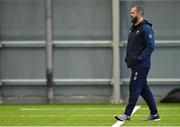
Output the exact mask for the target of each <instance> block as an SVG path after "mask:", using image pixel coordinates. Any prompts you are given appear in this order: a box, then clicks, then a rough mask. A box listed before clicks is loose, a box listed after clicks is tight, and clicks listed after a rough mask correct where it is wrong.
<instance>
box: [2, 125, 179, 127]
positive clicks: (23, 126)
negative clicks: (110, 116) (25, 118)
mask: <svg viewBox="0 0 180 127" xmlns="http://www.w3.org/2000/svg"><path fill="white" fill-rule="evenodd" d="M0 127H110V126H13V125H12V126H10V125H9V126H0ZM125 127H139V126H125ZM141 127H180V126H141Z"/></svg>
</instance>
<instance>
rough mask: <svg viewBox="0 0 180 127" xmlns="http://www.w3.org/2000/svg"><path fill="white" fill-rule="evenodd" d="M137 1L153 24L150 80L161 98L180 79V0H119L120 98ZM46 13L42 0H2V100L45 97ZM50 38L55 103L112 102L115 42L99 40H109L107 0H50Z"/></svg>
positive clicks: (124, 92) (126, 75)
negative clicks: (131, 21) (128, 37)
mask: <svg viewBox="0 0 180 127" xmlns="http://www.w3.org/2000/svg"><path fill="white" fill-rule="evenodd" d="M135 4H138V5H141V6H143V7H144V11H145V18H146V19H147V20H148V21H150V22H151V23H152V24H153V29H154V31H155V36H156V49H155V51H154V52H153V55H152V67H151V70H150V73H149V76H148V79H149V80H150V81H149V85H150V87H151V88H152V91H153V93H154V95H155V98H156V100H159V99H161V98H163V97H164V96H165V95H166V94H167V93H168V92H169V91H170V90H172V89H174V88H178V87H179V86H180V85H179V82H180V81H179V80H177V79H179V77H180V69H179V68H178V67H179V65H180V56H179V48H180V41H179V40H180V25H179V21H180V17H179V16H177V15H178V12H179V11H180V8H179V7H180V2H178V1H167V0H165V1H162V0H161V1H138V2H137V1H129V0H127V1H125V0H124V1H120V33H119V35H120V42H119V43H120V47H119V48H120V67H121V71H120V79H121V80H120V81H121V82H120V85H121V90H120V93H121V97H122V99H123V100H124V101H127V98H128V82H127V81H126V80H127V79H129V75H130V70H129V69H127V67H126V65H125V62H124V57H125V52H126V41H127V36H128V33H129V27H130V25H131V23H130V19H129V14H130V9H131V7H132V6H133V5H135ZM44 15H45V13H44V2H43V1H42V0H39V1H36V0H29V1H22V0H8V1H5V0H0V28H1V32H0V33H1V44H2V46H1V52H0V59H1V63H0V70H1V85H0V86H1V91H0V93H1V98H3V101H4V102H5V103H46V82H45V78H46V63H45V60H46V53H45V32H44V31H45V30H44V29H45V17H44ZM53 40H54V47H53V49H54V50H53V76H54V84H55V87H54V94H55V102H56V103H104V102H105V103H110V102H113V86H112V83H111V79H112V75H113V57H112V55H113V53H112V46H111V44H104V43H103V44H99V43H98V41H102V40H103V42H105V41H107V42H111V40H112V1H111V0H54V1H53ZM74 41H76V43H75V44H73V43H72V42H74ZM56 42H57V43H56ZM58 42H64V44H62V43H60V44H59V43H58ZM69 42H71V43H70V44H68V43H69ZM77 42H81V43H77ZM88 42H97V44H92V43H91V44H88ZM153 79H160V80H161V81H157V82H153V81H151V80H153ZM167 79H170V81H167ZM173 79H175V80H173ZM124 80H125V81H124ZM176 80H177V81H176ZM162 88H163V89H162Z"/></svg>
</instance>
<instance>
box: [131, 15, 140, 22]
mask: <svg viewBox="0 0 180 127" xmlns="http://www.w3.org/2000/svg"><path fill="white" fill-rule="evenodd" d="M137 22H138V17H137V16H136V17H131V23H133V24H136V23H137Z"/></svg>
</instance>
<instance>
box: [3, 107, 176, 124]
mask: <svg viewBox="0 0 180 127" xmlns="http://www.w3.org/2000/svg"><path fill="white" fill-rule="evenodd" d="M140 106H141V107H140V109H138V110H137V112H135V113H134V115H133V116H132V118H131V121H128V122H125V123H124V124H123V125H122V126H180V104H158V109H159V113H160V116H161V121H159V122H147V121H144V119H145V118H146V117H147V116H148V114H149V111H148V107H147V106H146V105H140ZM124 108H125V105H122V104H120V105H113V104H67V105H65V104H60V105H2V104H1V105H0V126H106V127H107V126H109V127H110V126H112V125H113V124H114V123H116V120H115V119H114V115H116V114H121V113H123V111H124Z"/></svg>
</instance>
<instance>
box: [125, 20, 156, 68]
mask: <svg viewBox="0 0 180 127" xmlns="http://www.w3.org/2000/svg"><path fill="white" fill-rule="evenodd" d="M154 41H155V40H154V32H153V30H152V24H151V23H149V22H148V21H146V20H143V21H142V22H141V23H139V24H138V25H137V26H135V25H132V26H131V30H130V33H129V37H128V44H127V49H126V58H125V61H126V64H127V67H128V68H132V67H136V66H139V65H140V66H143V67H146V68H150V66H151V53H152V52H153V50H154V47H155V43H154Z"/></svg>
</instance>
